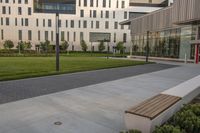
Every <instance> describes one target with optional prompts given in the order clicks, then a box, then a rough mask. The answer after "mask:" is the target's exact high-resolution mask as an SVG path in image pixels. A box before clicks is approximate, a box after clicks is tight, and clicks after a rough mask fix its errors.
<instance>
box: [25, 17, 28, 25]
mask: <svg viewBox="0 0 200 133" xmlns="http://www.w3.org/2000/svg"><path fill="white" fill-rule="evenodd" d="M25 26H28V18H25Z"/></svg>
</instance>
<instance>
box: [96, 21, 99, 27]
mask: <svg viewBox="0 0 200 133" xmlns="http://www.w3.org/2000/svg"><path fill="white" fill-rule="evenodd" d="M96 29H99V21H96Z"/></svg>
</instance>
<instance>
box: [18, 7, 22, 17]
mask: <svg viewBox="0 0 200 133" xmlns="http://www.w3.org/2000/svg"><path fill="white" fill-rule="evenodd" d="M18 15H22V8H21V7H18Z"/></svg>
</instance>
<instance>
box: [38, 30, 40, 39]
mask: <svg viewBox="0 0 200 133" xmlns="http://www.w3.org/2000/svg"><path fill="white" fill-rule="evenodd" d="M38 41H40V31H38Z"/></svg>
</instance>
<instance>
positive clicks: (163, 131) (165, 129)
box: [153, 125, 183, 133]
mask: <svg viewBox="0 0 200 133" xmlns="http://www.w3.org/2000/svg"><path fill="white" fill-rule="evenodd" d="M153 133H183V132H182V131H181V129H180V128H179V127H174V126H172V125H164V126H162V127H156V129H155V130H154V132H153Z"/></svg>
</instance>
